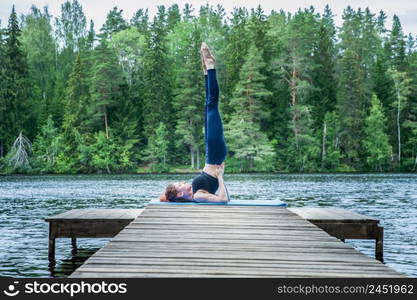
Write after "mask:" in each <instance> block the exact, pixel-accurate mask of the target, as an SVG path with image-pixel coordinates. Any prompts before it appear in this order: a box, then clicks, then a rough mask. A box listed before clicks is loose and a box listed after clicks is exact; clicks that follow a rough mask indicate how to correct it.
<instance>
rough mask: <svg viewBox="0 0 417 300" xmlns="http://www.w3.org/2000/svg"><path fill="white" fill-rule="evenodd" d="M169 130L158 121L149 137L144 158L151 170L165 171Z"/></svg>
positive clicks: (167, 168)
mask: <svg viewBox="0 0 417 300" xmlns="http://www.w3.org/2000/svg"><path fill="white" fill-rule="evenodd" d="M168 135H169V132H168V130H167V128H166V126H165V124H164V123H162V122H160V123H159V126H158V127H157V129H156V130H155V132H154V133H153V134H152V135H151V136H150V137H149V142H148V145H147V148H146V149H145V150H144V153H143V156H144V160H145V161H147V162H149V166H150V170H151V171H152V172H158V173H160V172H167V171H168V170H169V165H168V162H167V158H168V152H169V141H168Z"/></svg>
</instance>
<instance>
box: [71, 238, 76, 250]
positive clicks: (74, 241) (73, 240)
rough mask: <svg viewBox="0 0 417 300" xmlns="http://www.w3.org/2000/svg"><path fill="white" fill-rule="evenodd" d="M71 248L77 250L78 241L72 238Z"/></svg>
mask: <svg viewBox="0 0 417 300" xmlns="http://www.w3.org/2000/svg"><path fill="white" fill-rule="evenodd" d="M71 246H72V248H73V249H77V239H76V238H71Z"/></svg>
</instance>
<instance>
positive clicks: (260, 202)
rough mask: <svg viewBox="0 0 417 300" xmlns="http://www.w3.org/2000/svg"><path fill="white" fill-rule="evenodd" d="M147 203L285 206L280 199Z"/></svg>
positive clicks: (156, 202) (153, 202) (158, 202)
mask: <svg viewBox="0 0 417 300" xmlns="http://www.w3.org/2000/svg"><path fill="white" fill-rule="evenodd" d="M149 203H151V204H158V205H224V206H287V203H285V202H282V201H280V200H230V201H229V202H161V201H159V199H153V200H151V201H150V202H149Z"/></svg>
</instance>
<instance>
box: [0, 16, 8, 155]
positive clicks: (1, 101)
mask: <svg viewBox="0 0 417 300" xmlns="http://www.w3.org/2000/svg"><path fill="white" fill-rule="evenodd" d="M0 25H1V23H0ZM3 34H4V33H3V29H2V28H1V26H0V82H6V60H5V46H4V42H3ZM6 104H7V102H6V85H5V84H0V120H1V121H0V159H1V158H3V157H4V155H5V150H6V149H5V147H6V146H5V143H7V142H6V136H7V131H8V130H9V128H8V127H7V123H6V122H5V120H6V118H7V117H6V115H7V106H6Z"/></svg>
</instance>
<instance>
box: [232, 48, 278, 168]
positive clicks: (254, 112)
mask: <svg viewBox="0 0 417 300" xmlns="http://www.w3.org/2000/svg"><path fill="white" fill-rule="evenodd" d="M264 67H265V62H264V61H263V58H262V52H260V51H259V50H258V49H257V48H256V45H255V44H252V45H251V46H250V48H249V51H248V55H247V57H246V61H245V63H244V64H243V66H242V69H241V71H240V74H239V82H238V83H237V84H236V88H235V91H234V93H233V98H232V99H231V100H230V103H231V105H233V107H234V110H235V111H234V113H233V114H232V115H231V117H230V121H229V122H228V123H227V124H226V126H225V136H226V139H227V141H228V145H229V148H230V150H231V151H232V152H233V156H234V157H235V158H236V160H238V161H239V162H240V170H241V171H254V170H255V169H257V168H259V167H261V168H262V167H265V165H266V164H268V163H269V164H270V163H271V160H272V159H273V157H274V150H273V147H272V145H271V143H270V142H269V141H268V138H267V136H266V134H265V133H263V132H262V131H261V128H260V122H261V120H264V119H265V118H267V117H268V114H267V112H266V111H265V110H264V109H263V105H264V104H263V102H262V101H263V98H265V97H268V96H270V95H271V92H269V91H268V90H266V88H265V76H264V75H262V74H261V73H260V70H261V69H262V68H264Z"/></svg>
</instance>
